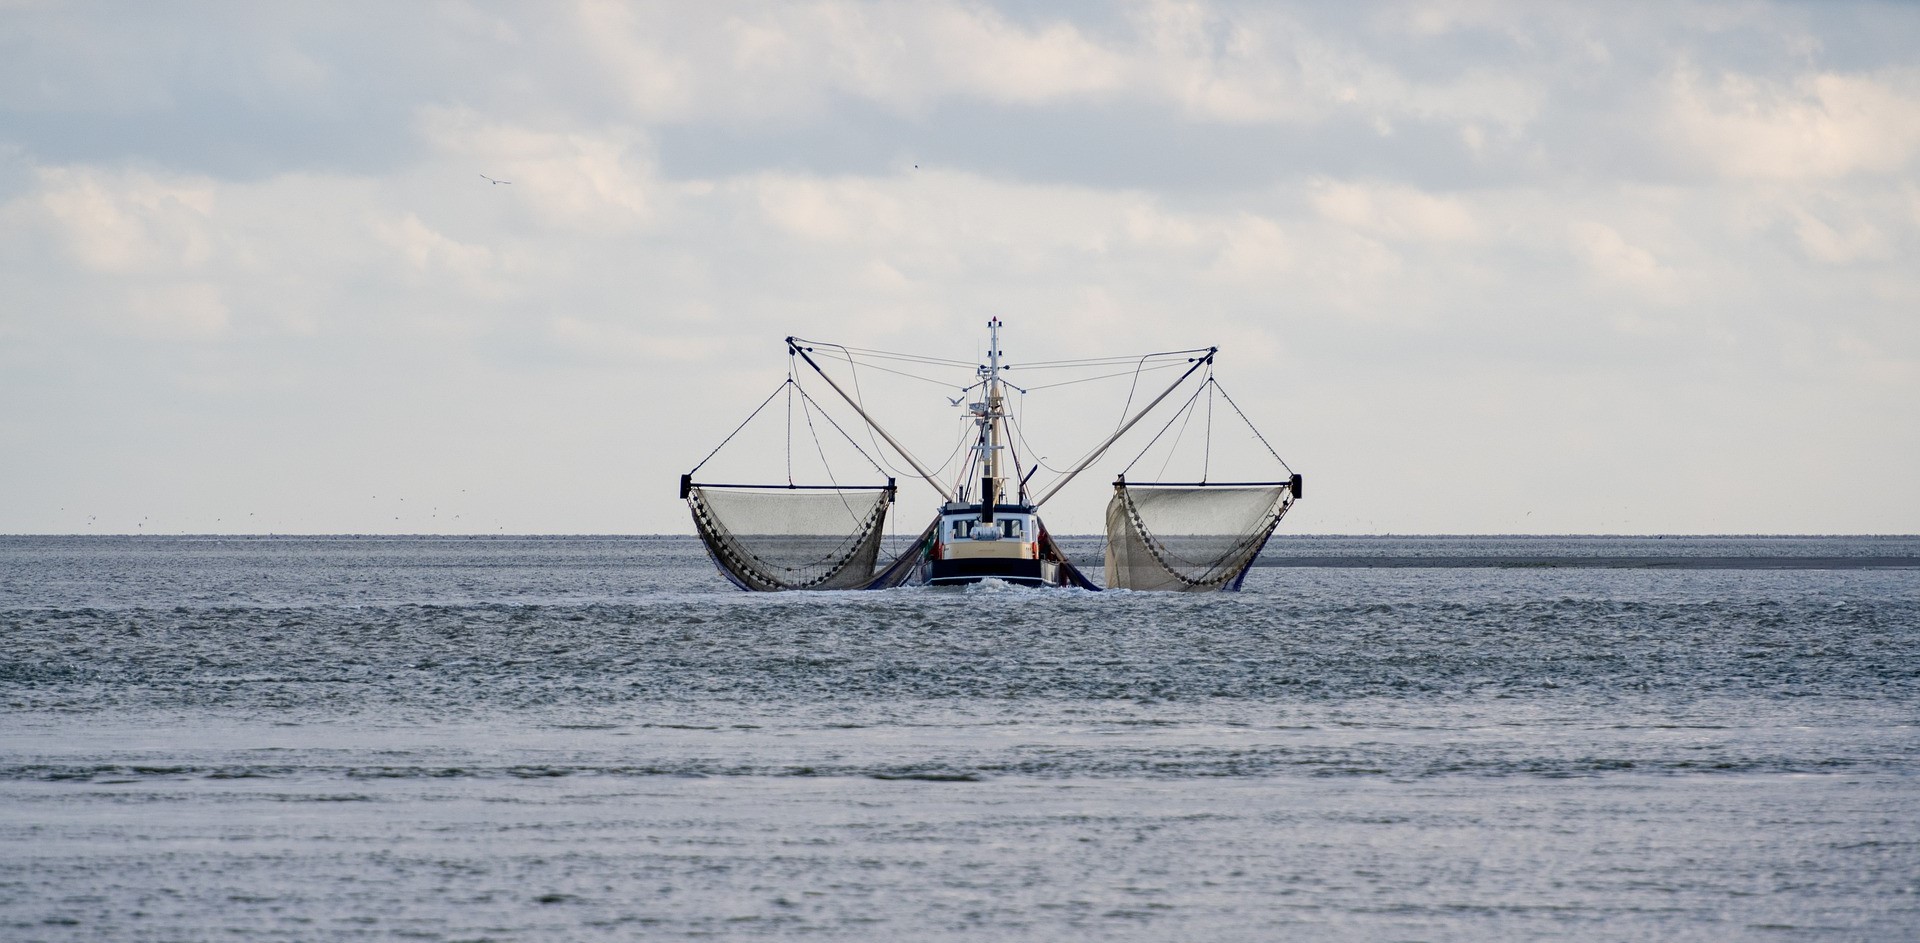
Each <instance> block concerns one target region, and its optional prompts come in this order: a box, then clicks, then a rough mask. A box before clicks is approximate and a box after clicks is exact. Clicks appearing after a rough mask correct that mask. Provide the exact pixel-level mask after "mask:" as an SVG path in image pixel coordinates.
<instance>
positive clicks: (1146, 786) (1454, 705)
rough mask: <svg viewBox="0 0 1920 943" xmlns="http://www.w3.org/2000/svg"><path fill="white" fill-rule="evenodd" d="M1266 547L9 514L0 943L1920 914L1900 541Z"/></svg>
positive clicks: (1916, 767) (1804, 924) (1427, 541)
mask: <svg viewBox="0 0 1920 943" xmlns="http://www.w3.org/2000/svg"><path fill="white" fill-rule="evenodd" d="M1065 543H1066V544H1067V546H1068V548H1069V551H1070V552H1071V553H1073V554H1074V555H1075V556H1076V558H1077V559H1080V560H1081V561H1082V562H1084V563H1086V564H1088V565H1089V567H1090V568H1091V575H1092V576H1093V577H1094V578H1095V579H1096V580H1098V579H1099V577H1100V575H1101V574H1100V572H1099V569H1098V563H1099V541H1098V538H1072V539H1069V540H1067V541H1065ZM1261 562H1262V565H1261V566H1258V567H1256V568H1255V569H1254V570H1253V572H1252V574H1251V575H1250V577H1249V578H1248V580H1247V582H1246V587H1245V590H1244V591H1243V592H1240V593H1237V594H1214V595H1180V594H1157V593H1128V592H1107V593H1092V592H1084V591H1078V590H1032V589H1022V588H1017V587H1011V586H1006V585H1001V584H984V585H980V586H975V587H970V588H966V589H929V588H905V589H899V590H889V591H882V592H866V593H862V592H847V593H787V594H755V593H746V592H741V591H738V590H736V589H734V588H732V587H731V586H730V585H728V584H727V583H725V582H724V581H723V580H722V579H721V578H720V577H719V576H718V575H717V573H716V571H715V570H714V568H713V567H712V565H711V564H710V563H709V562H708V560H707V559H706V557H705V555H704V553H703V551H702V549H701V547H700V545H699V544H698V543H697V542H696V541H695V540H694V539H693V538H691V537H681V536H668V537H552V538H541V537H491V538H463V537H351V536H342V537H0V939H4V940H6V941H10V943H27V941H101V940H140V941H201V940H224V939H234V940H441V941H483V940H489V941H550V940H635V939H647V940H653V939H717V940H765V939H782V940H784V939H808V940H862V941H865V940H888V941H893V940H969V941H980V940H987V941H998V940H1008V941H1015V940H1017V941H1027V940H1033V941H1057V940H1122V941H1132V940H1140V941H1147V940H1152V941H1166V940H1194V941H1256V940H1257V941H1266V940H1316V941H1319V940H1327V941H1369V943H1373V941H1453V940H1458V941H1505V940H1515V941H1518V940H1529V941H1531V940H1545V939H1569V940H1647V941H1682V940H1713V941H1721V940H1849V941H1850V940H1886V941H1906V940H1913V939H1916V938H1920V736H1917V733H1920V538H1913V537H1882V538H1863V537H1831V538H1765V537H1727V538H1699V537H1670V538H1652V537H1648V538H1603V537H1478V538H1448V537H1344V538H1334V537H1328V538H1316V537H1276V538H1275V540H1274V541H1273V542H1272V543H1271V544H1270V545H1269V546H1268V548H1267V551H1266V554H1265V556H1264V557H1263V559H1262V561H1261Z"/></svg>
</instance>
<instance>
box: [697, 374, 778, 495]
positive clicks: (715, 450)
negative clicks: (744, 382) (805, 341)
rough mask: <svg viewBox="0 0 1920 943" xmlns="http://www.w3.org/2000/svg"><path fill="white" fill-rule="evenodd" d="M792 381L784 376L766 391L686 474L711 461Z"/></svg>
mask: <svg viewBox="0 0 1920 943" xmlns="http://www.w3.org/2000/svg"><path fill="white" fill-rule="evenodd" d="M792 383H793V377H791V376H789V377H787V378H786V380H784V381H783V382H781V384H780V385H779V386H778V387H775V388H774V391H773V392H771V393H768V394H767V398H766V399H763V400H761V401H760V405H758V406H755V407H754V408H753V412H750V413H748V414H747V418H745V419H743V420H741V421H740V424H739V425H737V426H735V427H733V431H732V432H729V433H727V437H726V438H724V439H721V440H720V444H719V445H716V446H714V447H713V451H711V452H708V453H707V457H706V458H703V459H701V460H700V465H695V466H693V471H689V472H687V475H688V477H692V475H693V472H697V471H699V470H700V466H701V465H705V464H706V463H708V462H710V461H713V457H714V456H715V455H719V454H720V450H721V449H724V448H726V447H727V443H729V442H732V441H733V437H734V436H737V435H739V434H740V430H742V429H745V428H746V427H747V423H750V422H752V421H753V417H755V416H758V415H760V411H761V410H763V409H766V408H767V404H768V403H771V402H773V398H774V397H776V396H779V395H780V391H781V390H784V389H786V388H787V386H788V385H789V384H792Z"/></svg>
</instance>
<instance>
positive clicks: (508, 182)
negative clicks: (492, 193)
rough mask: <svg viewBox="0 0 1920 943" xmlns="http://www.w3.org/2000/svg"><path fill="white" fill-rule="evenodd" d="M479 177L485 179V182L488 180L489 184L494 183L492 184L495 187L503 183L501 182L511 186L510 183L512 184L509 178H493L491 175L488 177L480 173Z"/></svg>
mask: <svg viewBox="0 0 1920 943" xmlns="http://www.w3.org/2000/svg"><path fill="white" fill-rule="evenodd" d="M480 179H482V180H485V181H486V182H488V183H491V184H493V185H494V186H496V187H497V186H499V185H501V184H503V183H504V184H507V185H508V186H512V185H513V181H511V180H495V179H493V178H492V177H489V176H487V175H486V174H481V175H480Z"/></svg>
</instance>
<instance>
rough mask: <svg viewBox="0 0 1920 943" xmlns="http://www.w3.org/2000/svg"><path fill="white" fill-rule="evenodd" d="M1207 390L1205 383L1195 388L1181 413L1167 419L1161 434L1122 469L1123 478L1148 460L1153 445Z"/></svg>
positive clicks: (1181, 407)
mask: <svg viewBox="0 0 1920 943" xmlns="http://www.w3.org/2000/svg"><path fill="white" fill-rule="evenodd" d="M1205 388H1206V384H1204V383H1202V384H1201V385H1200V386H1198V387H1195V388H1194V391H1193V395H1192V396H1189V397H1187V401H1186V402H1185V403H1182V404H1180V411H1179V412H1176V413H1174V414H1173V415H1172V416H1171V417H1169V418H1168V419H1167V424H1166V425H1164V426H1161V427H1160V431H1159V432H1156V433H1154V434H1153V438H1151V439H1149V440H1147V447H1146V448H1144V449H1141V450H1140V454H1139V455H1135V456H1134V457H1133V461H1131V462H1128V463H1127V467H1125V468H1122V469H1120V474H1121V475H1123V476H1124V475H1125V474H1126V473H1127V472H1130V471H1132V470H1133V466H1135V465H1137V464H1139V463H1140V460H1141V459H1143V458H1146V457H1147V451H1148V449H1151V448H1153V444H1154V443H1155V442H1158V441H1160V437H1161V436H1163V435H1166V434H1167V430H1168V429H1171V428H1173V421H1174V420H1175V419H1179V418H1180V417H1181V416H1183V415H1185V414H1186V412H1187V410H1189V409H1192V408H1193V401H1194V400H1196V399H1199V398H1200V391H1201V390H1202V389H1205Z"/></svg>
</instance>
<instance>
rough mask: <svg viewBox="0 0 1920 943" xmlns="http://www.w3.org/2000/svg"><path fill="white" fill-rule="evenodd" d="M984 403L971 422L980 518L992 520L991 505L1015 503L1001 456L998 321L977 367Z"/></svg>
mask: <svg viewBox="0 0 1920 943" xmlns="http://www.w3.org/2000/svg"><path fill="white" fill-rule="evenodd" d="M980 379H981V384H980V386H981V389H982V391H983V393H982V398H983V400H984V402H980V403H975V404H973V416H974V422H976V423H978V424H979V427H980V438H979V440H978V441H977V442H976V443H975V444H974V448H975V449H976V450H977V451H978V452H979V453H980V505H981V513H980V516H981V519H982V520H989V521H990V520H993V505H995V504H997V503H1000V502H1002V501H1007V500H1018V499H1019V498H1018V496H1017V495H1014V496H1011V497H1009V495H1008V493H1007V481H1006V471H1005V469H1004V466H1003V465H1002V463H1001V460H1000V453H1001V452H1003V451H1005V450H1006V415H1007V414H1006V392H1005V389H1004V387H1003V385H1002V384H1001V382H1000V319H999V318H994V319H993V320H991V321H988V322H987V362H986V363H984V364H981V365H980Z"/></svg>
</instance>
